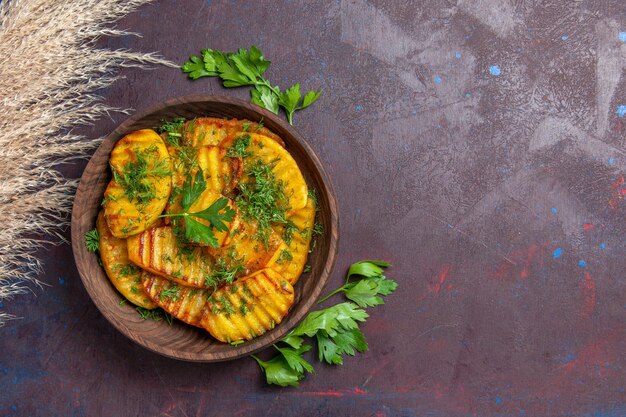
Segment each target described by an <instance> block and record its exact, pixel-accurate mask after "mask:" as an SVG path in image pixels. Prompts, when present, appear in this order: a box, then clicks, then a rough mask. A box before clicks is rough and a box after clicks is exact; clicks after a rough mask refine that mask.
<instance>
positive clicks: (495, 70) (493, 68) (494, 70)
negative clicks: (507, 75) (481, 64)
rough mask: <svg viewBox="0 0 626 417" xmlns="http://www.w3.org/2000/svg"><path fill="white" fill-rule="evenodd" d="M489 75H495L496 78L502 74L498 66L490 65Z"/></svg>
mask: <svg viewBox="0 0 626 417" xmlns="http://www.w3.org/2000/svg"><path fill="white" fill-rule="evenodd" d="M489 73H490V74H491V75H495V76H496V77H497V76H498V75H500V74H501V73H502V71H500V67H499V66H497V65H492V66H490V67H489Z"/></svg>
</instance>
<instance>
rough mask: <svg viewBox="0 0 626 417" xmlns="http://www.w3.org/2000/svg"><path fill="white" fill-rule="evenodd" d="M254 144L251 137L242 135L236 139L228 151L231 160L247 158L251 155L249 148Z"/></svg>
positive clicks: (227, 154)
mask: <svg viewBox="0 0 626 417" xmlns="http://www.w3.org/2000/svg"><path fill="white" fill-rule="evenodd" d="M251 143H252V139H251V138H250V135H240V136H237V137H236V138H235V140H234V141H233V144H232V145H231V146H229V147H228V148H227V149H226V156H227V157H229V158H246V157H248V156H250V155H251V153H250V151H248V147H249V146H250V144H251Z"/></svg>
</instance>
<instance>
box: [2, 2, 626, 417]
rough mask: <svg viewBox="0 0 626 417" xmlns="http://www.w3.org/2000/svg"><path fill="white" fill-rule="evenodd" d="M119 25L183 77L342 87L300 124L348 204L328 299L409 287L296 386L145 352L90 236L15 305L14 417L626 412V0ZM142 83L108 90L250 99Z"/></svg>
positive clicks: (169, 7) (367, 8)
mask: <svg viewBox="0 0 626 417" xmlns="http://www.w3.org/2000/svg"><path fill="white" fill-rule="evenodd" d="M119 26H120V27H124V28H129V29H131V30H134V31H137V32H139V33H141V34H143V38H135V37H125V38H121V39H109V40H105V41H103V42H102V44H103V45H105V46H109V47H124V48H132V49H134V50H141V51H160V52H161V53H162V54H163V55H164V56H165V57H167V58H169V59H171V60H173V61H175V62H179V63H180V62H183V61H184V60H185V59H186V57H187V56H188V55H189V54H191V53H198V52H199V51H200V49H201V48H204V47H211V48H216V49H225V50H232V49H235V48H238V47H241V46H243V47H248V46H249V45H251V44H256V45H258V46H259V47H260V48H261V49H262V50H263V51H264V53H265V55H266V56H267V57H269V58H270V59H271V60H272V61H273V62H274V63H273V64H272V66H271V67H270V69H269V71H268V74H267V75H268V78H269V79H271V80H272V81H273V82H274V83H276V84H279V85H281V86H288V85H290V84H292V83H294V82H297V81H300V82H302V84H303V87H304V88H306V89H309V88H322V89H323V90H324V93H323V95H322V97H321V99H320V101H318V102H317V103H316V104H315V105H314V106H312V107H311V108H310V109H309V110H306V111H303V112H301V113H298V114H297V115H296V117H295V126H296V128H297V129H298V130H299V131H301V132H302V133H303V134H304V136H305V137H306V138H308V140H309V141H310V143H311V144H312V145H313V147H314V148H315V149H316V150H317V152H318V153H319V155H320V156H321V158H322V160H323V161H324V163H325V164H326V167H327V169H328V172H329V174H330V175H331V177H332V179H333V181H334V184H335V188H336V191H337V196H338V199H339V203H340V207H341V213H340V218H341V244H340V257H339V262H338V264H337V266H336V269H335V274H334V277H333V279H332V281H331V283H330V284H329V288H334V287H335V286H337V285H339V283H340V282H341V280H342V278H341V276H342V274H343V272H344V271H345V268H346V267H347V266H348V265H349V264H350V263H351V262H354V261H357V260H360V259H364V258H382V259H386V260H389V261H391V262H393V263H394V265H395V267H394V268H393V269H391V270H390V271H389V275H390V276H393V277H394V278H395V279H396V280H397V281H398V282H399V283H400V290H399V291H398V292H397V293H396V294H394V295H393V296H391V297H389V298H388V300H387V304H386V305H385V306H383V307H379V308H376V309H374V310H372V311H371V313H372V317H371V318H370V319H369V320H368V322H367V324H365V325H364V326H363V327H364V331H365V334H366V336H367V338H368V341H369V344H370V351H369V352H367V353H364V354H360V355H358V357H356V358H349V359H348V360H347V361H346V364H345V365H344V366H341V367H335V368H332V367H329V366H322V365H318V366H316V374H315V375H311V376H309V377H308V378H307V379H306V380H305V381H304V382H303V383H302V385H301V387H300V388H298V389H293V388H289V389H280V388H276V387H268V386H266V385H265V384H264V383H263V382H262V377H261V373H260V372H259V369H258V368H257V365H256V364H255V363H254V362H253V361H252V360H249V359H243V360H238V361H234V362H230V363H222V364H192V363H182V362H176V361H173V360H169V359H165V358H162V357H159V356H157V355H155V354H152V353H150V352H148V351H146V350H144V349H141V348H139V347H137V346H135V345H133V344H131V343H130V342H129V341H128V340H126V339H125V338H124V337H123V336H121V335H120V334H118V333H117V332H116V331H115V330H114V329H113V327H112V326H110V325H109V324H108V323H107V322H106V321H105V319H104V318H103V317H102V316H101V315H100V313H99V312H98V310H97V309H96V308H95V307H94V305H93V304H92V302H91V300H90V299H89V298H88V296H87V293H86V292H85V290H84V289H83V287H82V284H81V282H80V279H79V277H78V275H77V272H76V269H75V266H74V263H73V258H72V253H71V250H70V247H69V245H63V246H59V247H54V248H50V249H49V250H47V251H45V252H44V253H42V256H43V257H44V258H45V260H46V271H47V272H46V274H45V276H44V277H42V280H44V281H45V282H47V283H48V284H50V287H47V288H45V290H44V291H39V290H37V291H35V294H34V295H32V296H21V297H19V298H17V299H16V300H15V301H14V302H13V303H11V304H10V305H8V306H5V307H6V309H7V311H8V312H10V313H13V314H16V315H19V316H23V317H24V318H23V319H21V320H15V321H12V322H10V323H9V324H7V326H5V327H4V328H3V329H2V330H1V334H0V338H1V341H0V346H1V347H0V415H19V416H26V415H42V416H44V415H76V416H99V415H107V416H109V415H111V416H116V415H119V416H121V415H130V416H134V415H146V416H147V415H149V416H157V415H164V416H201V415H216V416H222V415H223V416H263V415H267V416H291V415H302V416H317V415H319V416H323V415H330V416H348V415H350V416H414V415H417V416H590V417H591V416H595V417H612V416H624V415H626V353H625V352H626V259H625V256H624V255H625V251H624V232H625V231H626V223H625V221H624V220H625V218H626V216H625V214H626V200H624V198H623V197H625V196H626V184H624V183H623V182H624V180H623V178H624V177H623V172H624V170H625V169H626V154H625V148H626V126H625V123H626V118H624V117H623V116H624V113H626V106H624V105H625V104H626V77H624V74H625V73H626V72H625V71H624V69H625V68H626V5H625V4H624V2H623V0H613V1H611V0H599V1H565V0H563V1H543V2H541V1H519V0H458V1H444V0H442V1H428V2H413V3H409V2H406V3H405V2H399V1H389V0H388V1H380V0H371V1H365V0H343V1H332V2H320V1H317V2H312V1H287V2H275V1H271V0H267V1H262V2H260V1H259V2H257V1H254V2H225V1H213V2H211V1H208V2H207V1H199V0H198V1H170V0H167V1H160V2H156V3H155V4H153V5H149V6H146V7H142V8H141V9H140V10H139V11H138V12H137V13H135V14H133V15H131V16H129V17H128V18H126V19H124V20H123V21H121V22H120V23H119ZM123 75H124V76H125V77H126V78H125V79H123V80H121V81H119V82H117V83H116V84H115V85H114V86H113V87H112V88H109V89H107V90H106V91H102V92H101V93H102V95H103V96H104V98H105V100H106V101H107V103H109V104H112V105H117V106H119V107H122V108H128V107H132V108H134V109H141V108H144V107H146V106H148V105H150V104H153V103H155V102H158V101H160V100H163V99H166V98H170V97H174V96H178V95H184V94H190V93H216V94H228V95H232V96H236V97H241V98H247V97H248V92H247V89H235V90H228V91H226V90H224V89H223V88H222V87H221V86H220V84H219V82H218V81H217V80H215V79H202V80H199V81H196V82H191V81H188V80H187V79H186V78H185V76H184V75H183V74H182V73H181V72H180V71H178V70H175V69H168V68H157V69H155V70H154V71H151V72H146V71H141V70H126V71H124V72H123ZM620 106H624V107H620ZM620 115H621V116H622V117H620ZM123 119H124V116H122V115H119V114H113V115H111V119H102V120H100V121H99V122H98V123H97V124H96V125H95V126H93V128H90V129H85V130H84V131H85V133H86V134H87V135H88V137H91V138H96V137H99V136H102V135H105V134H107V133H108V132H109V131H111V130H112V129H113V128H114V127H115V126H116V125H117V124H118V123H120V122H121V121H122V120H123ZM83 166H84V165H83V164H82V163H78V164H75V165H73V166H68V167H66V170H67V172H68V173H69V174H70V175H74V176H78V175H80V172H81V170H82V167H83Z"/></svg>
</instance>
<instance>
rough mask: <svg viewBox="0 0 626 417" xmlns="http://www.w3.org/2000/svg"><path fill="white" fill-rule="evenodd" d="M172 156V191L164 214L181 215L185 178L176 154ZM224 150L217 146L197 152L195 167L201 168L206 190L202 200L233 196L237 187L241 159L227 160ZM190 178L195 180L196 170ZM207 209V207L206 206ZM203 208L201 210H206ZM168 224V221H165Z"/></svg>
mask: <svg viewBox="0 0 626 417" xmlns="http://www.w3.org/2000/svg"><path fill="white" fill-rule="evenodd" d="M174 152H175V151H172V154H173V155H174V159H175V161H174V167H175V169H174V173H173V176H172V183H173V186H174V190H175V191H173V192H172V195H171V197H170V201H169V202H168V204H167V208H166V210H165V211H166V213H181V212H182V210H183V209H182V205H181V198H182V195H181V194H182V188H183V185H184V183H185V178H186V177H187V171H185V168H184V165H183V164H180V163H178V162H177V161H176V157H177V156H176V155H177V154H176V153H174ZM225 154H226V150H224V149H222V148H220V147H219V146H203V147H201V148H199V149H198V150H197V156H196V161H197V165H198V166H199V167H200V168H202V173H203V174H204V178H205V181H206V189H205V191H204V194H206V195H203V199H204V200H206V199H210V198H211V196H213V195H215V194H222V195H224V196H226V197H232V196H233V189H234V188H235V186H236V185H237V182H238V180H239V177H240V176H241V172H242V169H243V165H242V162H241V158H229V157H226V156H225ZM190 173H191V176H192V178H195V176H196V173H197V168H195V167H194V168H192V169H191V172H190ZM207 207H208V206H207ZM207 207H203V208H207ZM167 222H168V223H169V221H167Z"/></svg>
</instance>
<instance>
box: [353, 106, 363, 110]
mask: <svg viewBox="0 0 626 417" xmlns="http://www.w3.org/2000/svg"><path fill="white" fill-rule="evenodd" d="M354 110H356V111H361V110H363V106H361V105H360V104H357V105H356V106H354Z"/></svg>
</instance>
